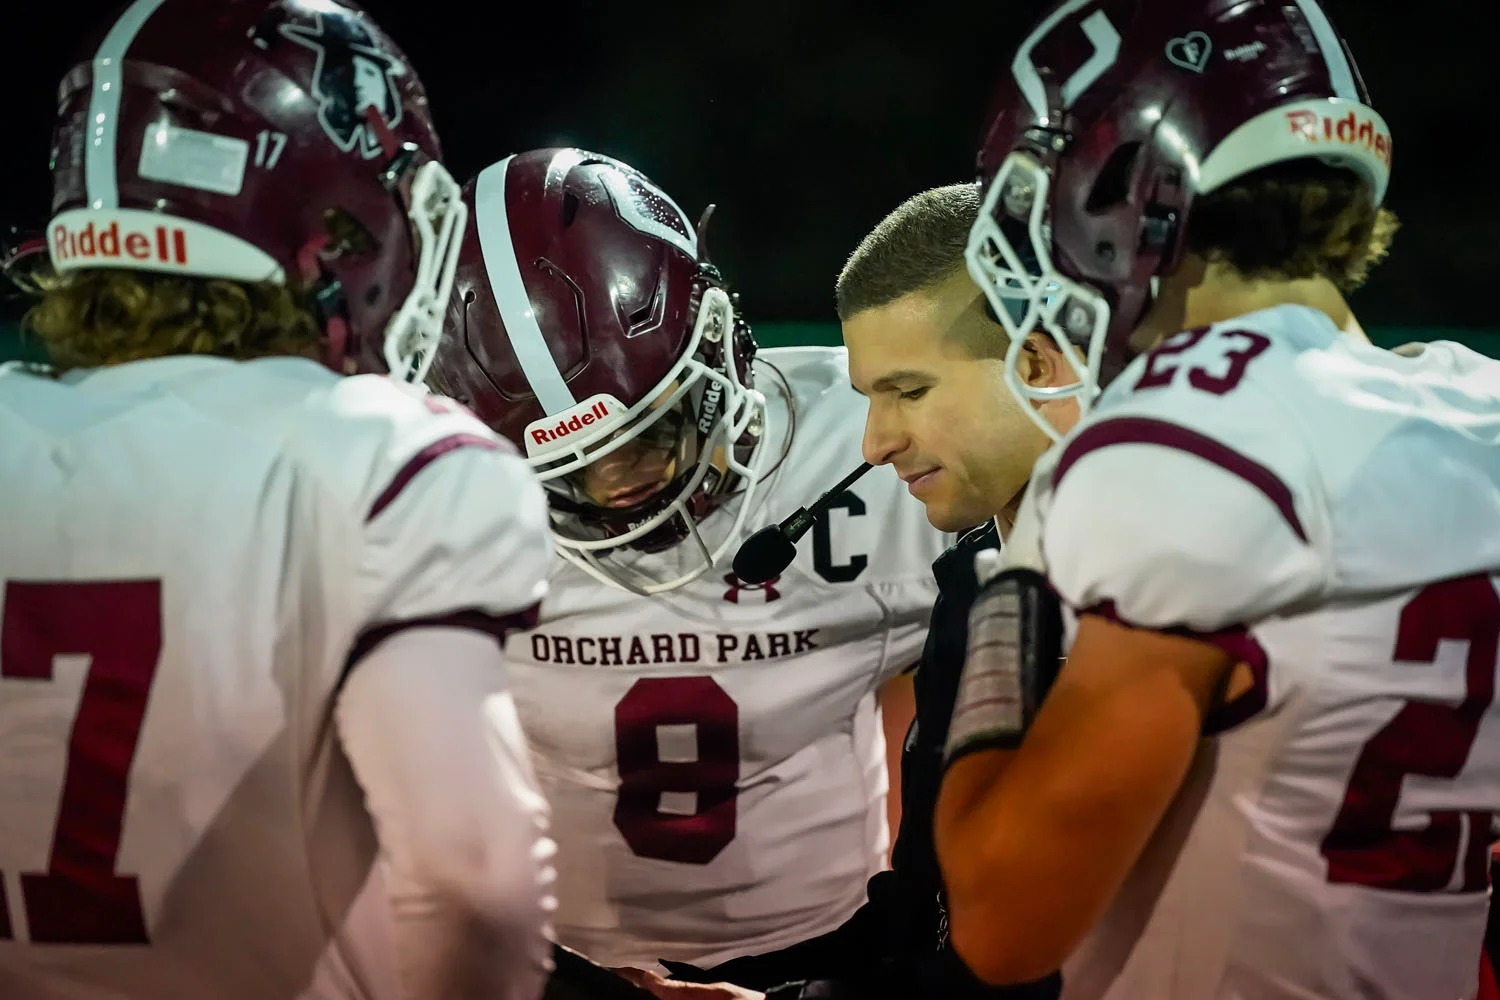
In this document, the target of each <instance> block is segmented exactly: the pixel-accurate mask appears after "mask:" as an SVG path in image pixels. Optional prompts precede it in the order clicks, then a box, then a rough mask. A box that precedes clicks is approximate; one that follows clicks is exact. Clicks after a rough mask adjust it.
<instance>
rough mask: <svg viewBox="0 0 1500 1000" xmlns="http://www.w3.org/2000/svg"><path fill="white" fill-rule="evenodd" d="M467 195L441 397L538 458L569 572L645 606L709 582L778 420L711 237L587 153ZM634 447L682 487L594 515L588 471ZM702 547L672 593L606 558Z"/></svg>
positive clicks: (525, 163)
mask: <svg viewBox="0 0 1500 1000" xmlns="http://www.w3.org/2000/svg"><path fill="white" fill-rule="evenodd" d="M464 197H465V199H466V200H467V201H468V202H469V205H470V208H471V211H472V214H473V218H474V226H473V227H472V231H471V232H470V234H469V235H468V236H467V237H466V238H465V239H464V242H463V250H462V254H461V257H460V262H459V267H458V277H457V280H456V282H455V284H454V294H453V298H452V304H451V307H450V310H449V319H448V333H447V335H446V336H445V338H444V340H443V343H442V346H441V347H440V348H439V350H438V357H437V361H436V363H435V367H434V369H433V375H434V383H435V384H436V386H437V387H439V388H440V389H442V390H444V391H447V392H450V393H452V394H453V395H455V396H456V397H457V398H458V399H459V400H460V401H461V402H463V403H465V404H466V405H468V406H469V407H471V408H472V409H473V410H474V412H475V413H476V414H477V415H478V416H479V417H480V419H482V420H484V421H485V422H486V423H488V424H489V425H490V426H491V427H493V428H494V429H495V430H496V431H498V432H499V433H501V434H503V435H505V436H506V437H507V438H509V439H510V440H511V441H514V442H515V443H516V445H517V446H518V447H519V448H520V449H521V450H522V451H523V452H524V453H525V454H526V456H527V459H528V461H529V462H530V464H531V467H532V468H533V469H534V470H535V471H536V472H537V474H538V475H539V476H540V478H541V479H542V481H543V483H544V484H545V485H546V486H547V488H548V491H549V494H550V498H551V502H552V510H553V530H554V536H555V537H556V539H557V542H558V546H559V548H560V549H561V552H562V555H563V556H564V557H565V558H567V559H568V560H569V561H571V562H573V563H575V564H577V565H579V566H580V567H581V568H583V569H584V570H585V571H587V572H589V573H590V574H592V575H593V576H595V577H596V578H598V579H601V580H604V581H605V582H608V583H610V584H613V585H616V586H621V587H624V588H626V589H628V590H633V591H635V592H637V593H658V592H661V591H663V590H670V589H672V588H674V587H678V586H681V585H683V584H685V583H687V582H688V581H690V580H692V579H695V578H696V577H697V576H698V575H700V574H701V573H703V572H704V571H706V570H707V569H708V568H710V567H711V566H713V565H714V564H715V563H716V562H717V561H718V559H719V558H721V557H722V556H723V550H724V549H725V548H727V546H728V545H730V544H732V543H733V542H734V541H735V540H736V538H737V535H738V528H739V526H740V522H741V521H743V519H744V517H745V515H746V513H747V512H748V510H749V508H750V503H749V496H748V494H749V493H750V492H752V491H753V490H754V488H755V486H756V484H757V483H758V481H759V479H760V475H761V472H760V465H761V459H762V455H761V454H760V453H761V451H763V449H758V448H757V447H756V446H757V444H758V443H759V441H760V437H761V432H762V429H763V425H764V413H765V398H764V397H763V396H762V395H761V394H760V393H759V392H757V391H756V390H755V389H754V388H752V385H751V375H750V366H751V361H752V360H753V359H754V356H755V340H754V338H753V337H752V335H751V333H750V328H749V326H748V325H747V324H746V323H745V322H744V321H743V320H742V319H741V318H740V317H739V316H738V314H737V312H736V309H735V305H734V302H733V300H732V299H731V297H730V295H729V294H728V293H727V292H726V291H725V289H724V287H723V286H724V282H723V278H722V276H721V275H720V274H719V272H718V270H717V269H716V268H715V267H714V266H713V265H712V264H711V263H709V262H708V259H707V256H706V254H705V253H704V251H703V248H702V245H701V242H700V238H699V233H698V232H697V231H695V228H694V227H693V225H692V224H691V223H690V221H689V220H688V217H687V216H686V215H685V214H683V211H682V210H681V209H680V208H678V207H677V204H676V203H675V202H673V201H672V199H671V198H669V197H668V196H667V194H666V192H664V191H662V190H661V189H660V188H659V187H657V186H656V185H655V184H653V183H652V182H651V181H650V179H648V178H647V177H646V176H645V175H644V174H642V173H640V172H639V171H637V170H635V169H634V168H632V167H630V166H627V165H626V164H624V163H621V162H620V161H618V160H614V159H611V158H610V157H607V156H600V155H598V154H596V153H589V152H585V151H583V150H580V149H539V150H533V151H531V152H528V153H521V154H519V155H517V156H511V157H508V158H506V159H504V160H501V161H500V162H498V163H496V164H493V165H492V166H490V167H488V168H486V169H485V170H484V171H483V172H481V173H480V174H479V176H478V177H476V178H474V179H473V180H471V181H470V182H469V183H468V184H466V185H465V186H464ZM632 441H640V442H643V443H645V442H650V443H651V444H652V445H655V446H656V447H657V449H659V451H663V452H666V453H667V454H668V455H669V456H670V457H669V459H666V460H664V464H663V468H664V469H665V470H668V471H666V472H664V477H670V478H669V479H667V481H665V483H664V485H662V486H661V488H660V489H658V490H657V491H655V492H654V493H652V494H651V495H650V496H647V497H646V498H645V499H643V500H642V501H641V502H639V503H629V504H628V505H623V506H618V507H610V506H605V505H602V504H600V503H597V502H595V500H594V499H592V498H591V497H590V496H589V494H588V492H587V491H586V490H585V488H584V485H583V477H584V475H585V472H584V470H585V469H586V467H588V466H589V465H591V464H592V463H596V462H600V461H608V460H609V456H610V455H612V454H613V453H615V452H617V451H619V450H620V449H622V448H624V447H625V446H626V445H628V444H630V443H631V442H632ZM624 454H626V453H622V455H624ZM736 494H738V495H741V496H742V502H741V503H740V504H739V506H738V512H737V514H738V519H737V520H736V521H735V522H734V524H733V525H732V526H729V529H728V530H729V533H728V534H727V535H726V536H725V537H724V538H723V539H721V540H716V542H715V543H714V544H710V542H709V541H707V540H705V538H704V536H703V535H702V534H701V533H700V531H699V527H698V525H699V522H701V521H702V520H703V519H704V518H705V517H707V516H708V514H710V513H711V512H712V511H713V510H714V509H715V508H716V507H717V506H719V505H720V504H721V503H722V502H723V501H724V500H725V499H726V498H727V497H729V496H730V495H736ZM689 538H691V539H692V541H693V544H694V548H693V549H692V550H689V553H690V554H693V555H694V558H693V559H692V560H691V561H690V564H681V560H677V563H679V565H677V566H676V568H675V569H674V570H673V571H672V572H671V573H669V574H665V575H668V576H671V577H672V578H671V579H665V580H664V579H659V578H655V577H646V576H643V575H642V574H641V572H640V571H639V570H638V569H632V568H630V567H627V566H625V565H623V564H622V561H621V560H611V561H610V562H608V563H606V562H604V561H602V558H601V557H603V556H604V555H605V554H607V553H609V552H610V551H613V550H620V549H622V548H626V547H628V548H631V549H635V550H638V551H644V552H658V553H659V552H663V551H665V550H667V549H669V548H671V547H673V546H675V545H677V544H678V543H680V542H683V541H684V540H686V539H689ZM633 561H634V562H638V560H633Z"/></svg>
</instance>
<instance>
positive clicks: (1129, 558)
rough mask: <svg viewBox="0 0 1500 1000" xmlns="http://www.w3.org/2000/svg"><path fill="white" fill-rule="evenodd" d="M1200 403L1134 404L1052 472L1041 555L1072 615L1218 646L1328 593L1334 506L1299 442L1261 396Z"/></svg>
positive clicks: (1152, 397)
mask: <svg viewBox="0 0 1500 1000" xmlns="http://www.w3.org/2000/svg"><path fill="white" fill-rule="evenodd" d="M1132 374H1133V373H1132V372H1131V371H1127V372H1126V374H1125V375H1124V376H1122V378H1128V377H1131V375H1132ZM1195 392H1196V390H1195V389H1194V387H1193V386H1192V385H1191V384H1184V385H1182V386H1181V387H1178V386H1176V385H1173V386H1167V387H1164V388H1159V389H1153V390H1152V391H1150V392H1141V393H1136V394H1134V395H1128V396H1125V397H1124V398H1123V400H1120V401H1118V402H1117V403H1116V405H1112V406H1108V407H1107V408H1105V409H1104V410H1103V411H1102V412H1100V413H1099V414H1097V415H1096V416H1095V417H1093V418H1091V419H1090V420H1089V421H1087V422H1086V423H1085V424H1083V425H1081V426H1080V427H1079V428H1078V429H1077V431H1076V432H1075V433H1074V435H1073V436H1071V437H1070V438H1069V439H1068V441H1067V442H1066V443H1065V444H1064V445H1063V446H1061V447H1060V448H1059V449H1057V450H1054V452H1052V453H1050V454H1049V456H1048V459H1047V460H1044V465H1045V466H1046V468H1045V469H1044V470H1043V471H1042V475H1043V476H1044V477H1045V479H1044V490H1045V496H1046V498H1045V500H1044V501H1043V503H1042V506H1043V507H1044V510H1043V513H1042V524H1041V528H1040V542H1041V551H1042V554H1043V558H1044V559H1045V564H1046V572H1047V577H1048V579H1049V580H1050V581H1051V583H1052V586H1053V587H1054V588H1055V589H1056V590H1057V592H1058V594H1059V596H1061V597H1062V598H1063V599H1064V600H1065V601H1067V602H1068V603H1069V604H1070V605H1072V606H1073V607H1074V608H1076V609H1078V610H1080V611H1088V610H1098V611H1104V612H1106V613H1111V614H1113V615H1116V616H1117V617H1119V618H1120V619H1121V620H1122V621H1125V622H1127V623H1129V624H1131V625H1134V626H1137V627H1142V628H1155V629H1186V630H1189V631H1193V632H1200V633H1202V632H1215V631H1219V630H1221V629H1226V628H1231V627H1235V626H1248V625H1250V624H1253V623H1255V622H1257V621H1260V620H1262V619H1264V618H1266V617H1268V616H1271V615H1274V614H1275V613H1277V612H1278V611H1280V610H1282V609H1285V608H1288V607H1290V606H1292V605H1295V604H1297V603H1299V602H1301V601H1304V600H1306V599H1307V598H1309V597H1311V596H1313V595H1315V594H1317V593H1319V592H1320V591H1322V590H1323V589H1324V588H1325V586H1326V585H1327V580H1326V576H1327V573H1328V570H1327V566H1328V562H1329V560H1328V559H1326V558H1325V553H1326V551H1327V548H1328V540H1327V528H1326V524H1327V517H1326V514H1325V505H1324V502H1323V497H1322V491H1321V489H1320V487H1319V482H1318V476H1317V472H1316V466H1315V463H1314V460H1313V458H1312V456H1311V453H1310V451H1309V449H1308V448H1307V447H1306V445H1305V443H1304V442H1303V441H1302V439H1301V437H1300V434H1299V433H1298V428H1297V427H1296V426H1295V425H1294V424H1293V423H1292V422H1291V421H1288V420H1286V419H1285V417H1284V416H1283V415H1282V414H1281V413H1278V412H1277V409H1276V407H1275V404H1274V400H1272V399H1269V398H1267V394H1266V393H1265V391H1264V390H1263V389H1262V388H1261V387H1259V386H1257V385H1256V384H1253V383H1249V382H1246V383H1245V384H1244V385H1242V386H1240V387H1239V389H1238V392H1239V393H1240V394H1241V395H1240V396H1239V398H1236V399H1233V400H1231V399H1228V398H1227V397H1226V396H1216V395H1213V394H1207V393H1198V394H1197V395H1196V396H1195V395H1194V393H1195ZM1200 397H1202V398H1200Z"/></svg>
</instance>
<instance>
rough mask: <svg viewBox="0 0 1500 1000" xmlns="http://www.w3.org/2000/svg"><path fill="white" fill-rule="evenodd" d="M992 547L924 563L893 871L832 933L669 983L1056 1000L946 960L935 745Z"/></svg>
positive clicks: (979, 544)
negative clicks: (922, 623)
mask: <svg viewBox="0 0 1500 1000" xmlns="http://www.w3.org/2000/svg"><path fill="white" fill-rule="evenodd" d="M999 544H1000V540H999V535H998V534H997V532H996V530H995V525H994V522H993V521H991V522H988V523H987V524H985V526H983V527H980V528H975V529H973V530H972V531H970V532H968V533H967V534H965V535H964V536H963V537H962V538H960V539H959V540H958V543H957V544H956V545H954V546H953V547H952V548H950V549H949V550H948V551H947V552H945V553H943V555H942V556H941V557H939V559H938V560H937V562H935V563H933V565H932V572H933V575H934V576H935V577H936V579H937V584H938V592H939V595H938V600H937V604H935V605H934V606H933V609H932V622H931V625H930V626H929V629H928V633H927V645H926V647H925V648H924V649H923V651H922V659H921V662H920V664H919V665H918V668H917V672H916V678H915V679H916V719H915V721H914V722H913V723H912V726H911V729H910V730H909V731H908V732H907V735H906V745H905V747H904V749H903V750H902V754H901V830H900V834H899V835H898V836H897V838H896V846H895V850H894V851H893V853H892V857H891V869H892V870H890V871H885V872H881V873H880V874H878V875H876V876H875V877H874V878H872V879H871V880H870V883H869V889H868V894H869V899H868V901H867V902H866V903H865V905H864V906H862V907H860V908H859V910H858V911H856V912H855V914H854V916H852V917H850V918H849V920H848V921H846V922H845V923H844V924H843V926H841V927H839V928H837V929H836V930H833V931H830V932H829V933H827V934H824V935H823V936H821V937H817V938H813V939H812V940H809V941H804V942H802V943H800V944H796V945H793V946H791V947H790V948H784V949H782V950H781V951H776V952H771V953H768V954H765V955H752V956H748V957H746V958H738V959H734V960H733V961H730V962H725V963H724V964H722V965H719V966H716V967H715V968H713V969H709V970H693V969H691V968H690V967H681V966H676V965H675V964H674V965H673V966H672V967H673V970H674V972H675V973H676V974H677V975H678V978H682V979H692V980H695V981H698V982H716V981H720V980H723V981H727V982H732V983H738V984H739V985H741V986H745V987H749V988H751V989H758V990H765V989H769V988H771V987H772V986H776V985H778V984H781V983H785V982H789V981H794V980H803V979H807V980H830V981H832V982H833V983H836V984H837V985H838V987H839V988H840V989H839V991H838V994H837V995H838V996H840V997H843V996H849V997H855V998H859V1000H881V998H886V997H890V998H897V997H899V998H903V1000H905V998H912V1000H916V998H931V1000H1055V998H1056V997H1057V995H1058V993H1059V991H1060V988H1061V985H1060V981H1059V979H1058V977H1056V976H1053V977H1051V978H1050V979H1046V980H1043V981H1041V982H1039V983H1033V984H1029V985H1026V986H1019V987H993V986H986V985H985V984H984V983H982V982H980V981H979V980H978V979H976V978H975V977H974V975H973V974H972V973H970V972H969V970H968V968H967V967H965V966H964V964H963V962H962V961H960V960H959V958H958V956H957V955H955V954H954V952H953V949H952V948H951V947H949V946H948V921H947V912H946V909H945V907H944V904H943V897H942V884H943V883H942V875H941V873H940V872H939V870H938V863H937V849H936V847H935V845H934V843H933V832H932V821H933V814H934V812H935V811H936V808H937V797H938V787H939V785H940V783H941V782H942V777H943V744H944V742H945V741H946V740H947V738H948V718H949V716H950V715H951V714H952V712H953V702H954V699H955V698H956V697H957V694H958V676H959V672H960V671H961V670H962V669H963V664H964V655H965V652H966V648H967V643H968V631H969V606H970V605H971V604H972V603H973V601H974V596H975V592H976V590H977V589H978V587H977V583H976V581H975V579H974V554H975V553H976V552H978V551H979V550H980V549H985V548H996V547H998V546H999ZM679 970H680V971H679Z"/></svg>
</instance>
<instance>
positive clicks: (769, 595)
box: [724, 573, 781, 604]
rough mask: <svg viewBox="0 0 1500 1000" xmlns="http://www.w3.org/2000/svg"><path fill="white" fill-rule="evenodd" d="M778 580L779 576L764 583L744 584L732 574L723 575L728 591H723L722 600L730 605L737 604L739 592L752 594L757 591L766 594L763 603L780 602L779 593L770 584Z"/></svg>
mask: <svg viewBox="0 0 1500 1000" xmlns="http://www.w3.org/2000/svg"><path fill="white" fill-rule="evenodd" d="M780 579H781V577H779V576H773V577H771V579H769V580H767V581H766V582H765V583H746V582H745V581H744V580H741V579H740V578H739V577H738V576H736V575H735V574H734V573H725V574H724V582H725V583H727V584H729V589H728V590H726V591H724V600H726V601H728V602H729V603H730V604H738V603H740V592H741V591H751V592H754V591H757V590H763V591H765V594H766V601H765V603H767V604H770V603H771V602H772V601H779V600H781V592H780V591H779V590H777V589H776V588H775V587H774V586H772V584H774V583H775V582H776V581H777V580H780Z"/></svg>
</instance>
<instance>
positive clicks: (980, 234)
mask: <svg viewBox="0 0 1500 1000" xmlns="http://www.w3.org/2000/svg"><path fill="white" fill-rule="evenodd" d="M1050 185H1051V177H1050V175H1049V173H1048V172H1047V170H1046V168H1044V167H1043V166H1042V164H1041V163H1040V162H1039V161H1038V160H1037V158H1036V157H1035V156H1034V155H1032V154H1031V153H1027V152H1014V153H1011V154H1010V155H1009V156H1007V157H1006V159H1005V162H1004V163H1002V164H1001V165H1000V170H999V171H998V172H997V173H996V175H995V179H994V180H993V181H992V182H991V183H990V185H989V188H988V189H987V190H986V192H985V196H984V201H983V203H982V205H981V207H980V210H979V217H978V218H977V219H976V220H975V222H974V227H973V228H972V229H971V230H970V232H969V246H968V248H967V250H966V251H965V253H964V259H965V262H966V263H967V264H968V269H969V276H970V277H971V278H973V279H974V283H975V284H977V285H978V286H979V287H980V288H981V289H982V290H983V291H984V293H985V296H986V297H987V298H988V299H989V303H990V307H991V311H992V313H993V315H994V316H995V317H996V318H997V319H999V321H1000V323H1001V325H1002V326H1004V327H1005V332H1006V334H1007V336H1008V337H1009V340H1010V346H1009V347H1008V349H1007V350H1006V354H1005V373H1004V374H1005V384H1006V386H1007V387H1008V388H1009V389H1010V391H1011V393H1012V394H1013V395H1014V396H1015V397H1016V399H1017V400H1019V401H1020V402H1021V403H1022V410H1023V411H1024V412H1025V413H1026V415H1027V416H1028V417H1030V418H1031V420H1032V422H1034V423H1035V424H1036V425H1037V426H1038V427H1040V428H1041V429H1042V431H1043V432H1044V433H1046V434H1047V435H1048V436H1049V437H1051V438H1052V439H1053V440H1060V439H1061V438H1062V435H1061V434H1060V433H1059V432H1058V431H1057V429H1056V428H1055V427H1053V426H1052V424H1051V423H1049V422H1048V421H1047V419H1046V418H1045V417H1044V416H1042V414H1041V412H1040V411H1039V410H1038V409H1037V408H1036V407H1035V406H1032V405H1031V404H1032V403H1033V402H1046V401H1048V400H1054V399H1065V398H1073V399H1077V400H1078V407H1079V412H1080V415H1082V414H1086V413H1087V412H1088V410H1089V406H1090V404H1091V403H1092V402H1093V400H1094V397H1095V396H1096V395H1097V393H1098V382H1099V363H1100V359H1101V356H1102V354H1103V350H1104V342H1105V334H1106V332H1107V330H1108V326H1109V305H1108V303H1107V302H1105V301H1104V298H1103V297H1102V296H1101V295H1100V294H1099V293H1098V292H1097V291H1096V290H1095V289H1093V288H1091V287H1089V286H1087V285H1083V284H1080V283H1078V282H1075V281H1073V280H1071V279H1070V278H1068V277H1066V276H1065V275H1063V274H1062V273H1061V272H1059V271H1058V270H1057V267H1056V266H1055V265H1054V264H1053V262H1052V259H1051V253H1050V244H1051V232H1050V229H1049V227H1048V224H1047V222H1046V209H1047V204H1048V196H1049V194H1050ZM1037 330H1042V331H1045V332H1046V333H1048V334H1050V335H1051V336H1052V339H1053V340H1054V341H1055V342H1056V343H1057V347H1058V350H1059V351H1060V352H1061V353H1062V356H1063V358H1064V359H1065V360H1066V361H1067V362H1068V365H1069V367H1070V368H1071V369H1072V370H1073V374H1074V375H1075V377H1076V380H1075V381H1074V382H1073V383H1072V384H1069V385H1064V386H1044V387H1036V386H1032V385H1029V384H1027V383H1026V381H1025V380H1024V379H1022V378H1021V374H1020V362H1021V355H1022V351H1023V349H1024V348H1025V345H1026V338H1027V336H1028V335H1029V334H1030V333H1031V332H1033V331H1037ZM1079 343H1081V344H1083V345H1084V347H1085V349H1086V351H1087V355H1086V356H1085V354H1084V353H1081V352H1080V351H1079V349H1078V346H1077V345H1078V344H1079Z"/></svg>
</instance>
